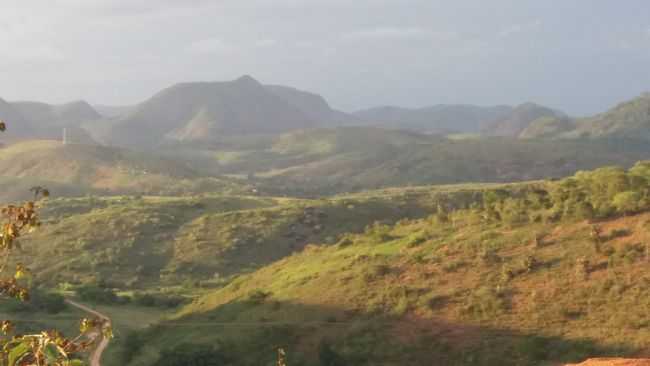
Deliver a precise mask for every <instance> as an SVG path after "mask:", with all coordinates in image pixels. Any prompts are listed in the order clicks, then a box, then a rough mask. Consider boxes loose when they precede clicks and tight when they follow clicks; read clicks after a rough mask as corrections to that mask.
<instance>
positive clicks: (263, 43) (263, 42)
mask: <svg viewBox="0 0 650 366" xmlns="http://www.w3.org/2000/svg"><path fill="white" fill-rule="evenodd" d="M277 44H278V41H277V40H275V39H260V40H258V41H257V42H255V47H260V48H265V47H273V46H275V45H277Z"/></svg>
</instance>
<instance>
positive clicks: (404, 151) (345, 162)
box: [163, 127, 650, 195]
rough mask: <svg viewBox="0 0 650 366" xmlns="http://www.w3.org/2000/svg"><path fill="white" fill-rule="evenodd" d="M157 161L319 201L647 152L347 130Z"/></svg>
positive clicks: (620, 160) (206, 148)
mask: <svg viewBox="0 0 650 366" xmlns="http://www.w3.org/2000/svg"><path fill="white" fill-rule="evenodd" d="M233 141H235V142H233ZM163 153H164V154H165V156H168V157H173V158H175V159H179V160H183V161H186V162H187V163H188V164H190V165H192V167H194V168H195V169H197V170H200V171H204V172H209V173H211V174H233V175H238V176H241V177H248V178H249V181H250V182H251V183H253V184H256V185H258V186H259V187H260V188H261V189H262V190H264V191H266V192H271V193H274V194H288V195H305V194H306V195H322V194H333V193H342V192H350V191H363V190H365V189H377V188H382V187H391V186H393V187H394V186H408V185H427V184H453V183H463V182H512V181H524V180H533V179H545V178H549V177H551V178H560V177H565V176H568V175H571V174H573V173H575V172H576V171H578V170H581V169H594V168H597V167H599V166H603V165H621V166H626V167H628V166H631V165H632V164H633V163H634V162H636V161H638V160H643V159H645V158H647V157H648V156H649V154H650V148H648V146H647V144H646V143H645V142H638V141H637V142H635V141H620V140H553V141H549V140H541V139H526V140H521V139H511V138H500V137H493V138H477V139H460V140H457V139H451V138H445V137H441V136H432V135H424V134H419V133H414V132H406V131H391V130H385V129H380V128H372V127H347V128H336V129H316V130H301V131H295V132H291V133H287V134H284V135H280V136H277V137H269V136H267V137H256V138H249V139H245V140H227V141H224V142H219V143H215V144H212V145H203V146H195V145H193V146H187V145H185V146H183V145H176V146H174V147H169V148H168V149H166V150H163Z"/></svg>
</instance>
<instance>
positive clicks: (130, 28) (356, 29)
mask: <svg viewBox="0 0 650 366" xmlns="http://www.w3.org/2000/svg"><path fill="white" fill-rule="evenodd" d="M242 74H250V75H252V76H254V77H255V78H257V79H258V80H260V81H262V82H265V83H277V84H285V85H290V86H295V87H298V88H302V89H307V90H310V91H314V92H317V93H320V94H322V95H323V96H325V97H326V98H327V99H328V101H330V103H331V104H332V105H334V106H336V107H338V108H341V109H344V110H353V109H357V108H363V107H369V106H374V105H382V104H393V105H403V106H410V107H413V106H424V105H431V104H438V103H473V104H483V105H488V104H515V103H521V102H525V101H536V102H538V103H541V104H547V105H550V106H552V107H556V108H560V109H563V110H565V111H567V112H569V113H572V114H585V113H592V112H597V111H601V110H604V109H606V108H608V107H610V106H611V105H612V104H615V103H617V102H619V101H622V100H624V99H627V98H630V97H633V96H635V95H637V94H639V93H641V92H642V91H646V90H650V1H647V0H472V1H470V0H465V1H463V0H1V3H0V97H3V98H4V99H9V100H16V99H31V100H42V101H47V102H57V103H58V102H65V101H69V100H74V99H80V98H83V99H86V100H88V101H89V102H91V103H105V104H132V103H136V102H140V101H142V100H144V99H146V98H148V97H149V96H151V95H152V94H153V93H155V92H157V91H158V90H160V89H161V88H164V87H166V86H169V85H171V84H173V83H176V82H179V81H193V80H227V79H233V78H236V77H238V76H240V75H242Z"/></svg>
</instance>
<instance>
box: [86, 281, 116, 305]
mask: <svg viewBox="0 0 650 366" xmlns="http://www.w3.org/2000/svg"><path fill="white" fill-rule="evenodd" d="M75 292H76V293H77V296H78V297H79V298H80V299H81V300H83V301H88V302H92V303H97V304H115V303H118V302H120V301H123V300H120V298H119V297H118V296H117V294H116V293H115V292H114V291H113V290H112V289H110V288H104V287H99V286H97V285H93V284H89V285H84V286H79V287H78V288H77V289H76V290H75Z"/></svg>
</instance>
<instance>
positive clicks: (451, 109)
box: [354, 105, 512, 134]
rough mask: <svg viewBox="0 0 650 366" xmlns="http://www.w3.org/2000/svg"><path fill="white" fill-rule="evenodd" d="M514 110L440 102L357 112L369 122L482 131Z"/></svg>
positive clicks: (444, 131) (439, 130)
mask: <svg viewBox="0 0 650 366" xmlns="http://www.w3.org/2000/svg"><path fill="white" fill-rule="evenodd" d="M511 111H512V108H511V107H508V106H496V107H479V106H472V105H436V106H432V107H427V108H419V109H408V108H401V107H391V106H385V107H376V108H371V109H366V110H361V111H357V112H355V113H354V115H355V116H356V117H357V118H359V119H360V120H361V121H363V123H364V124H367V125H376V126H381V127H387V128H398V129H409V130H414V131H420V132H425V133H435V134H447V133H479V132H481V131H483V130H484V129H485V127H486V126H488V125H489V124H491V123H494V122H495V121H497V120H500V119H502V118H505V116H507V115H508V114H509V113H510V112H511Z"/></svg>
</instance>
